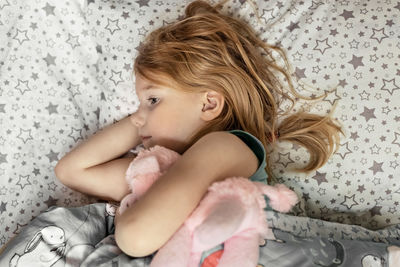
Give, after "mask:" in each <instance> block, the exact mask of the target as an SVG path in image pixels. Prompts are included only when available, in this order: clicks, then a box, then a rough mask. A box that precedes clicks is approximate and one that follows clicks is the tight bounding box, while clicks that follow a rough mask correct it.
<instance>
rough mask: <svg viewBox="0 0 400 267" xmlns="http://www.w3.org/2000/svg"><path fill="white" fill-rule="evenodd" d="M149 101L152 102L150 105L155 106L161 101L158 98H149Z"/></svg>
mask: <svg viewBox="0 0 400 267" xmlns="http://www.w3.org/2000/svg"><path fill="white" fill-rule="evenodd" d="M147 100H148V101H150V105H154V104H156V103H157V102H158V101H159V99H158V98H156V97H149V98H148V99H147Z"/></svg>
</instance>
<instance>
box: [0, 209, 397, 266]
mask: <svg viewBox="0 0 400 267" xmlns="http://www.w3.org/2000/svg"><path fill="white" fill-rule="evenodd" d="M113 214H114V213H113V207H112V206H111V205H109V204H91V205H87V206H83V207H78V208H69V209H68V208H62V207H53V208H50V209H49V210H47V211H46V212H44V213H42V214H41V215H39V216H38V217H36V218H35V219H34V220H33V221H32V222H31V223H30V224H29V225H28V226H27V227H25V228H24V229H23V230H22V232H21V233H20V234H19V235H18V236H17V237H16V238H15V239H13V240H12V241H11V243H10V244H8V245H7V247H6V249H5V251H4V252H3V253H2V254H1V255H0V266H10V267H17V266H22V267H25V266H26V267H28V266H29V267H50V266H82V267H83V266H110V267H116V266H126V267H128V266H150V263H151V259H152V256H153V255H154V254H153V255H150V256H147V257H142V258H131V257H129V256H127V255H125V254H124V253H122V252H121V250H120V249H119V248H118V247H117V245H116V243H115V240H114V238H113V233H114V223H113V222H114V217H113ZM269 215H273V216H275V217H279V216H285V215H279V214H278V213H275V214H269ZM302 223H303V225H304V223H305V225H304V227H307V225H308V226H309V225H310V224H311V223H312V222H311V219H309V218H305V220H303V222H302ZM302 223H299V224H298V227H299V230H300V229H301V228H302V227H303V225H302ZM320 223H322V224H323V222H320ZM330 227H335V231H336V232H342V233H345V232H347V233H351V232H357V231H364V232H365V233H366V234H368V231H366V230H365V229H362V228H361V227H355V226H346V225H339V224H335V223H332V224H331V225H330ZM328 228H329V226H328V225H327V226H326V229H328ZM293 230H295V229H293ZM273 232H274V236H275V239H274V240H265V244H263V245H262V246H260V258H259V265H258V266H276V267H294V266H295V267H311V266H330V267H333V266H344V267H396V266H399V264H400V238H398V236H399V232H400V226H398V227H392V228H389V229H386V230H383V231H382V233H381V234H384V235H386V236H387V238H385V239H383V240H380V241H381V242H371V241H362V240H345V239H340V238H332V237H321V236H314V237H311V236H309V237H301V236H297V235H296V234H295V232H296V230H295V231H292V233H290V232H287V231H282V230H280V229H274V230H273ZM396 236H397V238H395V237H396ZM132 238H135V237H134V236H132ZM212 252H214V251H212ZM209 255H211V256H212V253H209ZM206 260H207V258H206V259H205V260H204V262H206ZM204 262H203V263H204ZM204 264H205V263H204ZM201 266H209V267H210V265H203V264H202V263H200V265H199V267H201ZM213 266H214V265H213ZM176 267H197V266H176ZM215 267H216V265H215ZM230 267H236V266H230ZM237 267H254V266H243V265H241V266H237Z"/></svg>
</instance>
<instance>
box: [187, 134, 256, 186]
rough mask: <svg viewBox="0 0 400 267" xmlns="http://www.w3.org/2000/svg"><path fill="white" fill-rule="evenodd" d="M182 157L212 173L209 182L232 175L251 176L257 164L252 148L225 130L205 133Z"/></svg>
mask: <svg viewBox="0 0 400 267" xmlns="http://www.w3.org/2000/svg"><path fill="white" fill-rule="evenodd" d="M183 157H184V158H186V159H185V161H187V162H191V163H192V164H193V163H195V164H194V165H196V166H198V167H200V168H207V169H208V170H207V172H209V173H214V174H215V175H212V176H213V177H214V178H213V181H211V182H214V181H217V180H222V179H225V178H227V177H233V176H241V177H251V176H252V175H253V174H254V173H255V172H256V171H257V169H258V166H259V163H258V158H257V156H256V154H255V153H254V152H253V150H252V149H251V148H250V147H249V146H248V145H247V144H246V143H245V142H243V141H242V139H241V138H240V137H238V136H237V135H235V134H232V133H230V132H225V131H216V132H212V133H209V134H206V135H205V136H203V137H202V138H200V139H199V140H198V141H197V142H196V143H195V144H193V145H192V146H191V147H190V148H189V149H188V150H187V151H186V152H185V153H184V155H183ZM199 171H201V169H199Z"/></svg>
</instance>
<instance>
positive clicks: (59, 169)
mask: <svg viewBox="0 0 400 267" xmlns="http://www.w3.org/2000/svg"><path fill="white" fill-rule="evenodd" d="M54 173H55V175H56V177H57V179H58V180H59V181H60V182H61V183H62V184H64V185H67V184H66V183H67V181H68V178H67V174H68V173H67V170H66V168H65V167H64V165H62V164H60V162H58V163H57V165H56V166H55V167H54Z"/></svg>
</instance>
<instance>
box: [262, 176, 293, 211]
mask: <svg viewBox="0 0 400 267" xmlns="http://www.w3.org/2000/svg"><path fill="white" fill-rule="evenodd" d="M258 186H259V188H260V189H261V191H262V192H263V193H264V194H265V195H267V196H268V198H269V199H270V202H269V204H270V205H271V208H273V209H274V210H276V211H279V212H288V211H290V209H291V208H292V207H293V206H294V205H296V203H297V202H298V198H297V195H296V193H295V192H293V191H292V190H290V189H289V188H287V187H286V186H285V185H284V184H277V185H275V186H269V185H264V184H261V183H259V184H258Z"/></svg>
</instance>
